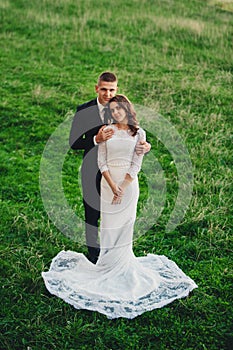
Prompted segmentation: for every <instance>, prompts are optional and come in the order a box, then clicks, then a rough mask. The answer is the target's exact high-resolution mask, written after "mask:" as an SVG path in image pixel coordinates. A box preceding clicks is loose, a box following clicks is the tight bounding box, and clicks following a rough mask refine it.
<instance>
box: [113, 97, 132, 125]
mask: <svg viewBox="0 0 233 350" xmlns="http://www.w3.org/2000/svg"><path fill="white" fill-rule="evenodd" d="M110 111H111V114H112V117H113V118H114V119H115V120H116V122H117V123H120V124H127V122H128V118H127V114H126V111H125V110H124V108H122V107H121V106H120V105H119V104H118V103H117V102H111V103H110Z"/></svg>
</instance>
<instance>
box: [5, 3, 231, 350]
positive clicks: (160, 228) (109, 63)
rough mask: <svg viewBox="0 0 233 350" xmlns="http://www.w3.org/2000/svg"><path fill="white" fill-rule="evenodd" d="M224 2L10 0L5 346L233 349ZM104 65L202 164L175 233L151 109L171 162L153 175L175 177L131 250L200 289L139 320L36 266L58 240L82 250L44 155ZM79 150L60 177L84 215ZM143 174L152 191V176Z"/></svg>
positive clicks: (171, 171)
mask: <svg viewBox="0 0 233 350" xmlns="http://www.w3.org/2000/svg"><path fill="white" fill-rule="evenodd" d="M229 4H230V1H225V2H224V1H214V2H213V1H209V2H208V1H197V0H195V1H186V0H177V1H173V0H163V1H162V0H155V1H138V0H133V1H121V0H119V1H115V2H113V3H111V2H109V1H105V0H102V1H99V2H95V1H92V0H89V1H83V0H80V1H74V0H68V1H67V0H66V1H65V0H54V1H52V0H43V1H38V0H36V1H33V2H32V1H28V0H24V1H22V0H14V1H13V0H2V1H1V3H0V10H1V34H0V35H1V73H0V74H1V82H0V92H1V102H0V103H1V134H0V137H1V142H2V146H1V151H0V152H1V153H0V156H1V175H2V176H1V192H2V200H1V208H2V213H1V236H2V237H1V259H2V260H1V272H2V273H1V277H2V290H1V299H2V307H1V313H2V318H1V329H2V332H1V333H2V335H1V338H0V341H1V345H0V347H1V349H4V350H22V349H25V350H26V349H28V350H29V349H32V350H48V349H59V350H74V349H75V350H76V349H87V350H89V349H96V350H97V349H98V350H99V349H116V350H118V349H135V350H136V349H137V350H139V349H156V350H165V349H166V350H178V349H179V350H191V349H195V350H206V349H208V350H220V349H222V350H223V349H224V350H225V349H232V344H233V335H232V314H233V309H232V267H231V266H232V236H231V235H232V231H231V230H232V204H231V203H232V197H231V186H232V167H231V164H232V157H231V144H232V138H231V135H232V134H231V130H232V56H233V52H232V37H233V36H232V32H233V28H232V12H231V6H230V5H229ZM107 69H109V70H112V71H115V72H116V73H117V75H118V77H119V91H120V92H121V93H125V94H126V95H127V96H128V97H129V98H130V99H131V100H132V102H134V103H135V104H138V105H141V106H145V107H147V108H150V109H151V110H152V111H154V112H155V114H156V113H158V114H160V115H162V116H163V118H165V119H166V120H167V121H169V122H170V123H171V125H173V126H174V128H175V130H177V131H178V132H179V134H180V136H181V137H182V139H183V141H184V143H185V146H186V148H187V150H188V152H189V155H190V158H191V162H192V165H193V171H192V172H193V179H194V187H193V193H192V199H191V203H190V205H189V208H188V209H187V212H186V214H185V216H184V218H183V220H182V221H181V222H180V224H179V225H178V226H177V227H176V228H175V229H174V230H172V231H170V232H168V231H166V229H165V227H166V224H167V222H168V221H169V218H170V215H171V213H172V210H173V208H174V205H175V202H176V197H177V193H178V180H179V179H178V172H177V164H175V163H174V159H173V157H172V156H171V153H170V152H169V150H168V149H167V147H166V145H164V144H163V142H162V141H161V140H159V139H158V138H157V137H155V135H154V134H153V132H151V130H152V129H153V128H152V126H153V125H154V124H153V123H155V121H153V118H152V120H151V122H150V123H151V128H149V127H148V128H147V135H148V140H149V141H150V142H151V144H152V151H151V152H152V154H153V156H154V159H156V160H157V162H158V163H159V164H160V166H161V169H162V170H163V173H162V172H161V173H159V174H157V175H158V176H160V175H161V176H163V179H165V181H166V193H165V197H164V198H165V204H164V208H163V210H162V212H161V214H160V216H159V217H158V219H156V220H155V222H154V225H153V226H152V227H151V228H150V229H149V230H148V231H147V232H146V233H145V234H144V235H142V236H140V238H138V239H137V240H136V241H135V242H134V251H135V254H136V255H144V254H147V253H157V254H164V255H167V256H168V257H169V258H171V259H172V260H174V261H175V262H176V263H177V264H178V265H179V266H180V267H181V268H182V269H183V270H184V271H185V272H186V273H187V274H188V275H189V276H190V277H192V278H193V279H194V280H195V282H196V283H197V284H198V287H199V288H198V289H196V290H195V291H194V292H193V293H192V294H191V295H190V297H188V298H187V299H183V300H179V301H175V302H174V303H172V304H171V305H169V306H167V307H165V308H162V309H159V310H154V311H152V312H147V313H145V314H143V315H142V316H139V317H137V318H135V319H133V320H131V321H129V320H125V319H118V320H115V321H109V320H107V319H106V317H105V316H103V315H100V314H98V313H95V312H88V311H85V310H80V311H77V310H75V309H74V308H72V307H71V306H70V305H67V304H65V303H64V302H63V301H62V300H59V299H58V298H55V297H53V296H51V295H50V294H49V293H48V292H47V291H46V289H45V286H44V284H43V281H42V278H41V271H44V270H46V269H48V267H49V264H50V262H51V259H52V258H53V257H54V255H55V254H56V253H57V252H59V251H60V250H62V249H66V250H68V249H71V250H78V251H80V252H84V253H85V252H86V248H85V246H83V245H82V244H79V242H75V241H74V240H72V239H69V238H68V237H67V236H66V235H64V234H63V233H62V232H60V231H59V230H58V229H57V228H56V226H55V225H54V224H53V222H52V221H51V220H50V219H49V217H48V214H47V212H46V210H45V208H44V205H43V202H42V198H41V193H40V188H39V175H40V164H41V159H42V154H43V151H44V148H45V146H46V143H47V141H48V139H49V137H50V136H51V134H52V133H53V132H54V131H55V130H56V128H57V127H58V126H59V125H60V124H61V123H62V122H63V121H64V120H65V119H66V118H67V116H70V115H71V114H72V113H73V112H74V111H75V108H76V105H77V104H79V103H82V102H84V101H86V100H88V99H91V98H92V97H93V96H95V93H94V85H95V83H96V77H97V76H98V75H99V74H100V73H101V72H102V71H104V70H107ZM67 132H68V129H67V130H64V135H66V134H65V133H67ZM57 156H58V157H59V153H58V155H57ZM80 161H81V158H80V155H76V154H74V153H73V152H71V151H68V152H67V154H66V156H65V159H64V166H63V169H62V185H63V188H64V193H65V198H66V200H67V202H68V204H69V206H70V207H71V208H73V210H75V212H76V213H77V214H78V213H80V215H81V216H82V215H83V214H82V210H83V208H82V200H81V193H80V188H79V182H78V181H79V180H78V178H79V176H78V173H79V165H80ZM54 181H56V179H54ZM140 181H141V199H140V200H141V203H143V200H145V198H146V197H147V184H146V179H145V176H144V175H143V174H141V176H140ZM157 181H158V183H160V182H159V180H158V179H157ZM161 184H162V182H161ZM161 188H162V187H161ZM162 189H163V188H162ZM51 190H52V189H51ZM161 198H162V197H161ZM139 205H141V204H139Z"/></svg>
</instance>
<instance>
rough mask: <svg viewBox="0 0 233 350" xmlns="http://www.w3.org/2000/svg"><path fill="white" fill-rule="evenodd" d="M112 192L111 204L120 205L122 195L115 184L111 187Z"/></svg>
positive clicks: (121, 190) (121, 191)
mask: <svg viewBox="0 0 233 350" xmlns="http://www.w3.org/2000/svg"><path fill="white" fill-rule="evenodd" d="M112 192H113V194H114V196H113V200H112V204H120V203H121V199H122V196H123V194H124V191H123V189H122V188H121V187H120V186H118V185H117V184H114V186H113V187H112Z"/></svg>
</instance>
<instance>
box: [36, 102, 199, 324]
mask: <svg viewBox="0 0 233 350" xmlns="http://www.w3.org/2000/svg"><path fill="white" fill-rule="evenodd" d="M109 108H110V112H111V115H112V118H113V124H111V125H109V126H107V128H110V127H111V128H112V129H113V131H114V134H113V136H112V138H111V139H109V140H108V141H105V142H103V143H101V144H99V146H98V147H99V149H98V165H99V169H100V171H101V173H102V175H103V176H102V180H101V224H100V248H101V250H100V256H99V259H98V261H97V263H96V265H94V264H92V263H91V262H90V261H89V260H88V259H87V258H86V257H85V256H84V255H83V254H81V253H76V252H73V251H61V252H60V253H59V254H58V255H57V256H56V257H55V258H54V259H53V261H52V263H51V267H50V270H49V271H48V272H42V276H43V279H44V281H45V285H46V287H47V289H48V290H49V291H50V293H52V294H54V295H56V296H58V297H60V298H62V299H63V300H64V301H66V302H67V303H69V304H71V305H73V306H74V307H75V308H77V309H88V310H92V311H98V312H100V313H103V314H105V315H106V316H107V317H108V318H109V319H113V318H118V317H125V318H130V319H131V318H134V317H136V316H138V315H140V314H142V313H143V312H145V311H150V310H153V309H156V308H161V307H163V306H164V305H166V304H169V303H171V302H172V301H173V300H175V299H179V298H183V297H185V296H187V295H188V294H189V292H190V291H192V290H193V289H194V288H197V285H196V284H195V282H194V281H193V280H192V279H191V278H189V277H188V276H186V275H185V274H184V273H183V272H182V271H181V270H180V269H179V267H178V266H177V265H176V264H175V263H174V262H173V261H171V260H169V259H168V258H167V257H165V256H159V255H154V254H148V255H147V256H142V257H136V256H135V255H134V253H133V249H132V241H133V228H134V222H135V220H136V209H137V201H138V196H139V186H138V178H137V174H138V172H139V171H140V168H141V164H142V159H143V155H137V154H136V152H135V145H136V143H137V142H138V141H143V140H145V139H146V135H145V131H144V130H143V129H141V128H140V127H139V126H138V123H137V120H136V113H135V111H134V109H133V106H132V104H131V103H130V102H129V100H128V99H127V98H126V97H125V96H124V95H116V96H115V97H113V98H112V99H111V100H110V101H109Z"/></svg>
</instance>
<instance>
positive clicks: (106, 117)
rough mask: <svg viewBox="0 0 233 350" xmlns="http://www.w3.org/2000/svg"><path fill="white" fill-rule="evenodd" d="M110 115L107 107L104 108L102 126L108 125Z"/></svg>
mask: <svg viewBox="0 0 233 350" xmlns="http://www.w3.org/2000/svg"><path fill="white" fill-rule="evenodd" d="M109 121H110V115H109V110H108V108H107V107H105V108H104V124H109Z"/></svg>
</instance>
